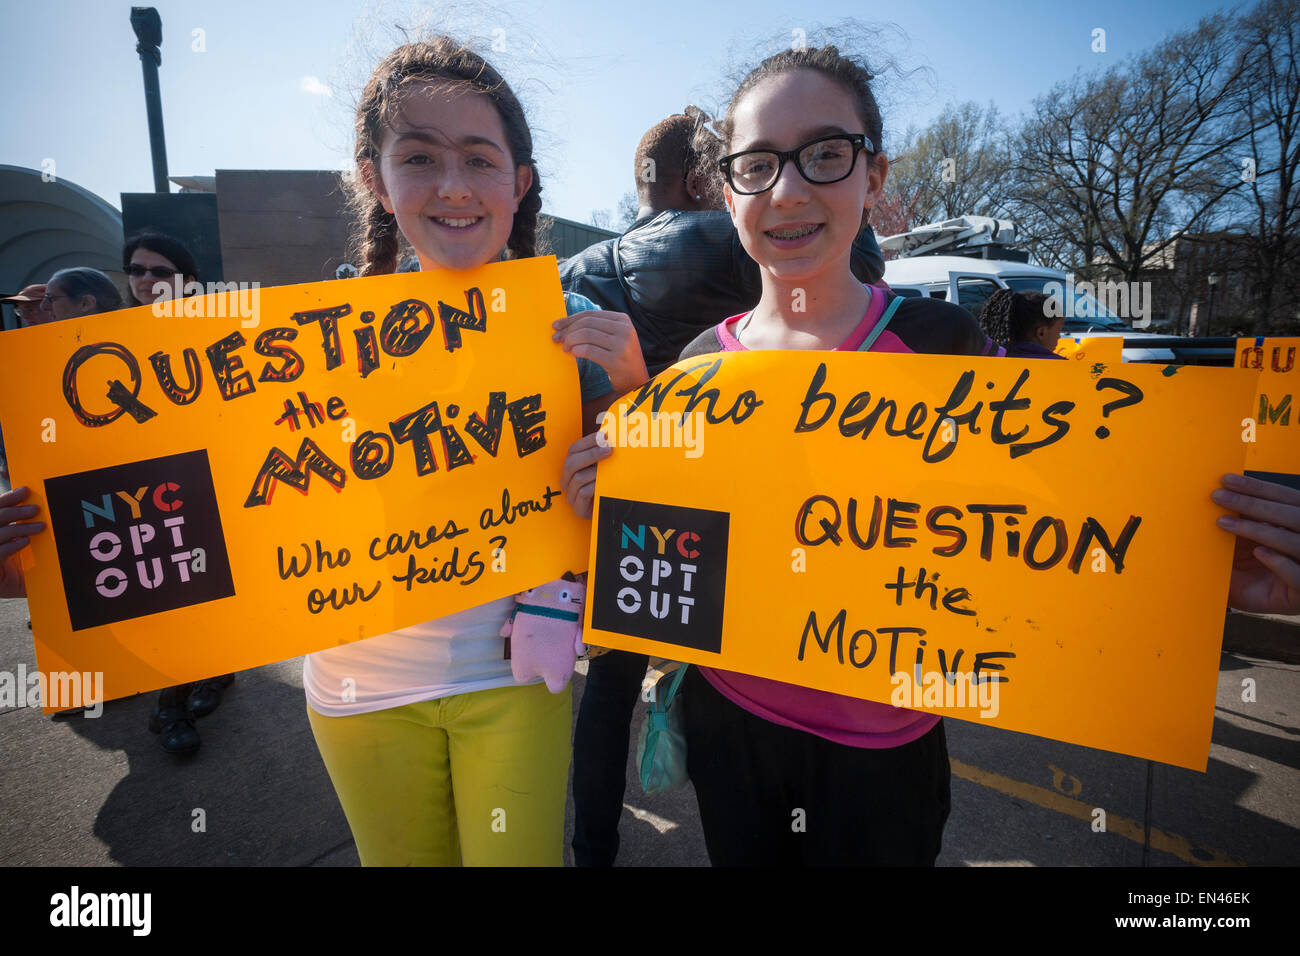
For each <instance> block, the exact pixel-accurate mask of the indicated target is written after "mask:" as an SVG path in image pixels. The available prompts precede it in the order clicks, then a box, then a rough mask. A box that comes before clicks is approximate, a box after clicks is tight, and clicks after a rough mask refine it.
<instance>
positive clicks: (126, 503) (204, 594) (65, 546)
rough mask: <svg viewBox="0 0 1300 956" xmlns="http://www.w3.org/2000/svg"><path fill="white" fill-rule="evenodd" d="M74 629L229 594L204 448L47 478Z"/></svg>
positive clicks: (230, 587) (223, 542)
mask: <svg viewBox="0 0 1300 956" xmlns="http://www.w3.org/2000/svg"><path fill="white" fill-rule="evenodd" d="M45 496H46V500H47V501H48V503H49V509H50V524H51V526H52V527H53V530H54V544H55V547H56V548H57V549H58V552H59V565H60V566H61V568H62V571H63V593H64V594H65V595H66V596H67V600H68V616H69V617H70V618H71V620H72V629H73V630H74V631H80V630H84V629H85V628H88V627H96V626H98V625H100V624H112V623H113V622H115V621H125V620H128V619H130V618H134V617H143V616H144V615H146V614H157V613H158V612H159V611H170V610H172V609H174V608H178V607H188V606H190V605H192V604H202V603H204V602H206V601H215V600H218V599H219V598H225V597H231V596H232V595H234V593H235V586H234V583H233V581H232V580H231V576H230V560H229V558H228V557H227V555H226V539H225V536H224V535H223V534H222V532H221V515H220V514H219V513H218V511H217V496H216V492H215V491H214V490H213V487H212V471H211V469H210V468H209V467H208V453H207V452H206V451H203V450H200V451H191V452H185V453H183V454H179V455H168V456H166V457H163V458H151V459H149V460H148V461H136V462H131V463H130V464H126V465H115V466H113V467H111V468H99V469H96V470H95V471H83V472H80V473H78V474H75V475H63V476H61V477H58V478H50V479H47V480H46V482H45Z"/></svg>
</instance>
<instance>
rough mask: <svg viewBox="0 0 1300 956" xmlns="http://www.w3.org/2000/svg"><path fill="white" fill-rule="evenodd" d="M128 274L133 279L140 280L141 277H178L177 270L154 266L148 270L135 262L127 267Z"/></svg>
mask: <svg viewBox="0 0 1300 956" xmlns="http://www.w3.org/2000/svg"><path fill="white" fill-rule="evenodd" d="M126 274H127V275H129V276H130V277H131V278H132V279H138V278H140V277H141V276H153V278H155V279H170V278H171V277H172V276H174V275H176V270H175V269H168V268H166V267H164V266H153V267H151V268H148V269H146V268H145V267H144V266H142V265H137V264H136V263H134V262H133V263H131V264H130V265H129V266H127V267H126Z"/></svg>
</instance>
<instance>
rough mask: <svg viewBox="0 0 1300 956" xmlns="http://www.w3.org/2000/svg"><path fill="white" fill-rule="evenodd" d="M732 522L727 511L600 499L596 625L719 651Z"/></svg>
mask: <svg viewBox="0 0 1300 956" xmlns="http://www.w3.org/2000/svg"><path fill="white" fill-rule="evenodd" d="M730 523H731V515H730V514H728V513H727V512H725V511H707V510H704V509H701V508H683V507H679V506H676V505H661V504H651V503H650V502H646V501H628V500H626V499H623V498H606V497H603V496H602V497H601V499H600V520H599V526H598V528H597V530H596V560H595V572H594V585H593V591H594V594H593V597H592V600H593V601H594V602H595V603H594V604H593V605H592V612H591V615H592V616H591V621H592V624H593V626H595V627H598V628H600V629H601V630H603V631H613V632H615V633H618V634H628V635H630V636H632V637H643V638H646V639H647V640H652V641H662V642H664V643H665V644H676V645H678V646H679V647H693V648H695V649H696V650H701V651H711V652H713V653H715V654H716V653H719V652H721V650H722V608H723V600H724V598H725V597H726V589H727V533H728V529H729V528H730Z"/></svg>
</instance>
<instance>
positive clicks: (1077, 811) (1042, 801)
mask: <svg viewBox="0 0 1300 956" xmlns="http://www.w3.org/2000/svg"><path fill="white" fill-rule="evenodd" d="M949 763H951V764H952V772H953V776H956V777H961V778H962V779H963V780H969V781H970V782H971V783H976V784H979V785H980V786H981V787H988V788H989V789H990V790H996V791H998V792H999V793H1005V794H1007V796H1011V797H1016V798H1017V799H1020V800H1026V801H1028V802H1029V803H1033V804H1036V805H1037V806H1040V807H1044V808H1046V809H1048V810H1055V811H1056V812H1057V813H1064V814H1065V815H1066V816H1069V817H1075V818H1076V819H1079V820H1083V821H1085V822H1087V823H1088V824H1091V823H1092V820H1093V816H1092V811H1093V808H1092V807H1091V806H1089V805H1088V804H1086V803H1084V802H1083V801H1082V800H1075V799H1074V798H1072V797H1067V796H1065V794H1062V793H1057V792H1056V791H1054V790H1048V789H1047V788H1046V787H1036V786H1034V785H1033V784H1032V783H1024V782H1022V781H1020V780H1015V779H1013V778H1011V777H1005V776H1003V775H1002V774H1000V773H994V772H992V771H991V770H982V769H981V768H979V767H976V766H973V765H972V764H968V763H962V762H961V761H960V760H952V759H951V758H950V759H949ZM1103 809H1104V808H1103ZM1106 832H1107V833H1115V834H1118V835H1119V836H1122V837H1124V838H1125V839H1126V840H1132V841H1133V842H1134V843H1136V844H1138V845H1139V846H1141V845H1142V824H1140V823H1138V822H1137V821H1136V820H1130V819H1128V818H1127V817H1122V816H1120V815H1119V814H1117V813H1111V812H1109V811H1107V813H1106ZM1151 848H1152V849H1153V850H1159V851H1161V852H1162V853H1168V854H1170V855H1171V856H1176V857H1177V858H1178V859H1180V860H1182V861H1183V862H1184V863H1192V864H1195V865H1196V866H1245V865H1246V864H1245V863H1238V862H1237V861H1236V860H1233V859H1230V858H1229V857H1228V854H1226V853H1224V852H1223V851H1222V850H1216V849H1213V848H1212V847H1208V846H1200V845H1197V848H1198V849H1199V850H1200V851H1201V852H1202V853H1208V854H1210V857H1211V858H1210V859H1209V860H1205V859H1202V857H1200V856H1197V855H1196V854H1195V853H1194V852H1193V849H1192V848H1193V844H1192V842H1191V841H1190V840H1188V839H1186V838H1185V837H1180V836H1178V835H1177V834H1173V833H1165V832H1164V831H1163V830H1158V829H1156V828H1155V827H1152V828H1151Z"/></svg>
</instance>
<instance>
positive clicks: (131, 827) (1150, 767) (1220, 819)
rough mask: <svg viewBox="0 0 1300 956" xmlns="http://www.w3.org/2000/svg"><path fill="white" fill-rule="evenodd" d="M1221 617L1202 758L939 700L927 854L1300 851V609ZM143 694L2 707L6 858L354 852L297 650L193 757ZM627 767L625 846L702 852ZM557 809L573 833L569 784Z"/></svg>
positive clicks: (239, 698)
mask: <svg viewBox="0 0 1300 956" xmlns="http://www.w3.org/2000/svg"><path fill="white" fill-rule="evenodd" d="M26 621H27V608H26V603H25V602H24V601H0V671H7V672H8V673H10V674H17V672H18V669H19V666H20V665H22V666H25V667H26V668H27V669H28V670H29V671H30V670H31V669H32V668H34V667H35V657H34V654H33V649H32V639H31V631H30V630H29V629H28V628H27V625H26ZM1234 629H1235V631H1234ZM1228 631H1229V634H1230V636H1232V639H1231V640H1229V641H1228V643H1227V645H1226V648H1239V649H1235V650H1229V649H1225V652H1224V653H1223V656H1222V658H1221V663H1220V668H1219V689H1218V699H1217V701H1216V705H1215V717H1214V731H1213V744H1212V746H1211V751H1210V761H1209V766H1208V768H1207V771H1206V772H1205V773H1203V774H1202V773H1196V772H1194V771H1189V770H1182V769H1178V768H1174V767H1169V766H1166V765H1163V764H1149V763H1148V762H1147V761H1144V760H1139V759H1136V758H1132V757H1124V756H1120V755H1116V754H1110V753H1104V752H1102V751H1098V750H1091V749H1088V748H1085V747H1077V746H1072V745H1069V744H1063V743H1058V742H1055V741H1050V740H1045V739H1043V738H1038V737H1032V736H1029V735H1026V734H1017V733H1010V732H1007V731H1001V730H997V729H994V728H990V727H986V726H979V725H977V724H973V723H967V722H963V721H957V720H949V721H948V722H947V733H948V747H949V753H950V757H951V760H952V790H953V793H952V796H953V810H952V816H951V817H950V819H949V821H948V826H947V829H946V831H945V833H944V848H943V852H942V854H941V855H940V857H939V865H941V866H1141V865H1143V864H1144V863H1146V864H1148V865H1151V866H1160V867H1171V866H1174V867H1177V866H1211V865H1234V864H1235V865H1247V866H1261V865H1268V866H1294V865H1296V864H1297V863H1300V800H1297V799H1296V797H1297V794H1298V793H1300V745H1298V744H1300V663H1297V662H1296V661H1297V657H1296V652H1295V649H1296V648H1298V647H1300V620H1297V619H1272V620H1268V619H1258V620H1255V619H1246V620H1245V621H1244V623H1243V621H1242V620H1237V621H1235V622H1230V624H1229V628H1228ZM1234 635H1235V636H1234ZM1243 635H1244V636H1243ZM1260 635H1263V636H1260ZM1248 652H1249V653H1248ZM1270 657H1271V658H1273V659H1269V658H1270ZM1288 661H1290V662H1288ZM583 680H584V678H583V677H582V675H581V674H577V675H575V677H574V690H575V694H574V703H575V712H576V704H577V701H578V700H579V699H580V695H581V692H582V687H583ZM1250 682H1253V683H1250ZM1252 697H1253V699H1249V698H1252ZM153 699H154V695H153V694H141V695H139V696H136V697H132V698H127V699H123V700H118V701H110V702H108V703H107V704H105V705H104V710H103V714H102V715H101V716H100V717H98V718H93V719H92V718H87V717H84V716H73V717H69V718H60V719H52V718H50V717H46V716H44V714H43V713H42V712H41V710H40V709H39V708H35V707H17V708H0V809H2V811H3V812H0V864H3V865H6V866H33V865H40V866H76V867H83V866H149V865H152V866H223V865H237V866H356V865H358V859H357V853H356V847H355V845H354V844H353V842H352V838H351V835H350V833H349V831H348V827H347V822H346V820H345V819H344V817H343V813H342V811H341V810H340V808H339V804H338V800H337V798H336V797H335V795H334V790H333V788H332V787H331V786H330V781H329V777H328V776H327V774H326V773H325V768H324V765H323V764H322V763H321V759H320V756H319V754H318V753H317V751H316V746H315V742H314V741H313V738H312V734H311V728H310V727H309V725H308V723H307V714H306V704H305V701H304V697H303V691H302V662H301V659H294V660H290V661H283V662H280V663H278V664H271V665H267V666H265V667H260V668H257V669H256V670H251V671H244V672H242V673H240V675H239V677H238V679H237V680H236V682H235V684H234V686H233V687H232V688H231V689H230V690H229V691H228V692H227V693H226V696H225V699H224V701H223V702H222V704H221V706H220V707H219V708H218V709H217V710H216V711H215V712H214V713H213V714H211V715H209V716H207V717H205V718H203V719H202V720H200V721H199V724H198V726H199V730H200V732H201V735H202V740H203V745H202V747H201V748H200V750H199V751H198V753H197V754H195V755H194V756H192V757H189V758H182V759H178V758H176V757H172V756H170V755H168V754H165V753H163V751H162V750H161V749H160V748H159V746H158V738H157V737H156V736H155V735H154V734H151V733H149V732H148V730H147V728H146V725H147V723H148V719H149V714H150V711H151V709H152V706H153ZM634 730H635V728H634ZM634 739H635V736H634ZM627 770H628V777H627V779H628V788H627V795H626V797H625V803H624V813H623V820H622V824H621V834H622V849H621V852H620V856H619V860H618V865H619V866H707V865H708V856H707V854H706V853H705V849H704V840H703V835H702V833H701V830H700V825H699V818H698V814H697V812H696V809H695V797H694V794H693V792H692V791H691V789H690V787H689V785H687V786H686V787H683V788H681V789H678V790H675V791H672V792H670V793H667V794H660V795H657V796H647V795H645V794H643V793H642V792H641V789H640V784H639V782H638V781H637V778H636V774H635V772H634V770H633V767H632V760H631V755H629V760H628V768H627ZM1148 787H1149V793H1148ZM1148 796H1149V798H1150V799H1149V804H1150V816H1149V818H1148V815H1147V805H1148ZM1098 811H1101V813H1100V814H1099V813H1098ZM567 816H568V820H567V823H566V825H567V830H568V833H569V834H571V833H572V817H573V808H572V802H571V801H570V804H569V807H568V814H567ZM1099 821H1104V829H1099V827H1098V822H1099ZM567 842H568V841H567V838H566V845H567Z"/></svg>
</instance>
